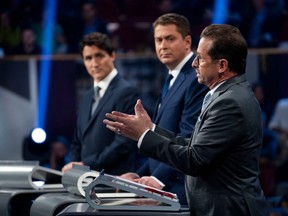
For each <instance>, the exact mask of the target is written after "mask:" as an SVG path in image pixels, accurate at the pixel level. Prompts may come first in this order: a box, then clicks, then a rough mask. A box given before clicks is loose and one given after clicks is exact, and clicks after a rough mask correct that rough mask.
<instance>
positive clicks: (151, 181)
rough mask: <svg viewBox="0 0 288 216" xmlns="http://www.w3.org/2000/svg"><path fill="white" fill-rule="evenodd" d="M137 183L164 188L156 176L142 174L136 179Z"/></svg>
mask: <svg viewBox="0 0 288 216" xmlns="http://www.w3.org/2000/svg"><path fill="white" fill-rule="evenodd" d="M135 182H137V183H140V184H143V185H147V186H150V187H153V188H157V189H162V188H163V185H161V184H160V183H159V182H158V181H157V180H156V179H155V178H153V177H151V176H142V177H141V178H140V179H138V180H137V181H135Z"/></svg>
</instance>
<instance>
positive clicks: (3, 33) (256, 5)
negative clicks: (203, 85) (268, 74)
mask: <svg viewBox="0 0 288 216" xmlns="http://www.w3.org/2000/svg"><path fill="white" fill-rule="evenodd" d="M45 2H46V1H37V0H5V1H1V2H0V55H1V56H4V55H15V54H41V50H42V49H43V46H44V45H45V41H44V42H43V32H44V29H45V26H43V25H45V19H46V18H47V13H46V12H47V10H46V9H47V8H46V5H45ZM215 2H217V1H214V0H201V1H200V0H145V1H139V0H89V1H79V0H69V1H65V0H56V1H55V4H56V6H55V23H54V25H53V26H52V27H51V28H49V31H52V38H53V41H52V53H53V54H66V53H69V54H70V53H78V43H79V41H80V39H81V38H82V36H83V35H85V34H87V33H89V32H92V31H99V32H102V33H106V34H108V35H109V36H110V37H111V39H112V40H113V43H114V45H115V46H116V47H117V51H118V52H121V53H127V52H140V53H143V52H153V50H154V45H153V37H152V36H151V35H152V23H153V21H154V20H155V19H156V18H157V17H158V16H160V15H161V14H164V13H169V12H176V13H180V14H182V15H184V16H186V17H187V18H188V19H189V21H190V23H191V33H192V36H193V40H194V41H193V47H196V46H197V42H198V38H199V34H200V32H201V31H202V29H203V28H204V27H205V26H206V25H208V24H210V23H212V22H214V21H215V20H214V16H215V13H214V8H215V7H216V5H215V4H216V3H215ZM225 2H226V3H225ZM287 2H288V1H287V0H243V1H234V0H233V1H232V0H227V1H223V2H222V4H223V3H225V4H226V5H220V6H221V7H225V8H226V9H227V10H226V12H225V10H223V11H224V14H222V20H223V21H224V22H225V23H229V24H232V25H235V26H237V27H238V28H239V29H240V30H241V32H242V33H243V35H244V37H245V38H246V40H247V42H248V45H249V47H250V48H267V47H282V48H288V9H287V8H288V6H287V5H288V4H287ZM217 8H218V7H217Z"/></svg>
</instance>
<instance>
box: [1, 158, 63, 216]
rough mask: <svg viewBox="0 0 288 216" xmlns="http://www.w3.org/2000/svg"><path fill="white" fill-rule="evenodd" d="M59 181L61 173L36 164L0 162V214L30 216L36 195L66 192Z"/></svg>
mask: <svg viewBox="0 0 288 216" xmlns="http://www.w3.org/2000/svg"><path fill="white" fill-rule="evenodd" d="M61 178H62V173H61V172H59V171H56V170H52V169H49V168H45V167H41V166H39V165H38V162H36V161H29V162H28V161H0V215H1V216H19V215H21V216H30V207H31V205H32V203H33V201H34V200H35V199H36V198H37V197H38V196H40V195H42V194H45V193H57V192H65V191H66V189H64V187H63V185H62V184H61Z"/></svg>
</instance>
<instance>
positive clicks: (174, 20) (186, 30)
mask: <svg viewBox="0 0 288 216" xmlns="http://www.w3.org/2000/svg"><path fill="white" fill-rule="evenodd" d="M171 24H172V25H175V26H176V28H177V31H178V32H179V33H180V34H181V35H182V37H183V38H185V37H186V36H188V35H189V36H190V24H189V21H188V20H187V18H186V17H184V16H182V15H179V14H176V13H168V14H164V15H162V16H160V17H159V18H158V19H157V20H156V21H155V22H154V23H153V28H154V30H155V28H156V27H157V26H158V25H171Z"/></svg>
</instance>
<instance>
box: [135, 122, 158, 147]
mask: <svg viewBox="0 0 288 216" xmlns="http://www.w3.org/2000/svg"><path fill="white" fill-rule="evenodd" d="M155 128H156V125H155V124H153V127H152V129H147V130H146V131H144V133H143V134H142V135H141V136H140V138H139V140H138V143H137V146H138V148H140V147H141V144H142V141H143V139H144V137H145V135H146V134H147V132H148V131H149V130H151V131H155Z"/></svg>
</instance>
